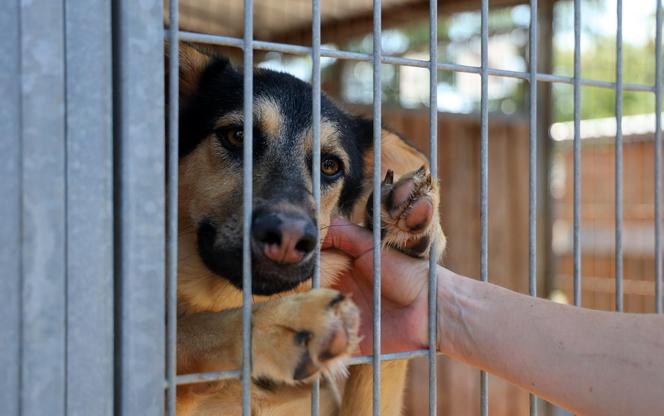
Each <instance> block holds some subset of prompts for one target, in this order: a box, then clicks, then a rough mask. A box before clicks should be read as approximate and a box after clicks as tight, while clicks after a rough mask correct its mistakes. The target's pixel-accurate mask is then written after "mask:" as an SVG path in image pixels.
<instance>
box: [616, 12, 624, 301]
mask: <svg viewBox="0 0 664 416" xmlns="http://www.w3.org/2000/svg"><path fill="white" fill-rule="evenodd" d="M616 3H617V4H616V14H617V16H616V17H617V22H618V27H617V29H616V147H615V152H616V160H615V170H616V171H615V175H616V176H615V182H616V183H615V191H616V196H615V198H616V200H615V204H616V212H615V215H616V217H615V226H616V252H615V257H616V259H615V261H616V263H615V267H616V311H618V312H622V310H623V242H622V231H623V134H622V115H623V33H622V14H623V13H622V0H616Z"/></svg>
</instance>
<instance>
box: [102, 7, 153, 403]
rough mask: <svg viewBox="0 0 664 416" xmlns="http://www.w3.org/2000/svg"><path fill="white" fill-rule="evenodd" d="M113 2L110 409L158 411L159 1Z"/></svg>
mask: <svg viewBox="0 0 664 416" xmlns="http://www.w3.org/2000/svg"><path fill="white" fill-rule="evenodd" d="M112 4H113V13H114V16H113V23H114V28H113V35H114V56H113V64H114V78H113V84H114V85H113V88H114V94H115V100H114V105H115V107H114V111H113V115H114V134H115V144H116V149H115V152H116V153H115V161H116V166H117V171H116V177H115V181H116V182H115V204H116V206H115V209H116V211H115V214H116V228H115V241H116V245H115V256H116V267H115V269H116V273H117V274H116V277H115V282H116V293H115V295H116V320H117V323H116V357H115V359H116V374H115V380H116V386H115V395H116V406H115V413H116V414H119V415H136V414H140V415H155V416H157V415H159V416H162V415H163V414H164V370H165V368H164V364H165V361H166V360H165V358H166V357H165V348H164V345H165V341H166V340H165V332H166V328H165V320H164V316H165V313H166V311H165V309H164V305H165V280H166V279H165V264H166V258H165V255H164V251H165V250H164V249H165V243H166V242H165V237H166V236H165V226H166V224H165V215H164V213H165V208H166V207H165V184H164V182H165V181H164V177H165V176H164V174H165V169H164V160H165V156H166V155H165V128H164V127H165V126H164V113H165V111H164V72H163V71H164V32H163V30H162V27H163V4H162V1H160V0H146V1H141V2H136V1H133V0H119V1H115V2H113V3H112Z"/></svg>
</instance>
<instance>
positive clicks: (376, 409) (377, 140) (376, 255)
mask: <svg viewBox="0 0 664 416" xmlns="http://www.w3.org/2000/svg"><path fill="white" fill-rule="evenodd" d="M380 7H381V0H373V57H372V64H373V117H374V119H373V148H374V160H373V162H374V167H373V189H374V193H373V212H374V213H377V212H380V185H381V179H382V178H381V157H380V156H381V134H382V117H381V116H382V115H381V110H382V107H381V102H382V88H381V62H382V52H383V47H382V37H381V33H382V32H381V13H380V12H381V10H380ZM372 225H373V261H374V269H373V285H374V292H373V307H374V308H373V361H372V362H373V392H372V393H373V394H372V404H373V415H374V416H379V415H380V361H381V360H380V358H381V357H380V352H381V349H380V333H381V326H380V309H381V304H380V291H381V284H380V283H381V281H380V270H381V267H380V266H381V265H380V230H381V225H380V215H374V216H373V224H372Z"/></svg>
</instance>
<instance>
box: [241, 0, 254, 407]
mask: <svg viewBox="0 0 664 416" xmlns="http://www.w3.org/2000/svg"><path fill="white" fill-rule="evenodd" d="M253 15H254V2H253V0H244V44H243V45H244V98H243V99H244V102H243V103H244V148H243V155H242V157H243V158H242V163H243V165H242V167H243V170H242V187H243V189H242V213H243V218H242V219H243V223H242V225H243V228H242V232H243V234H242V415H243V416H251V211H252V193H253V186H252V185H253V183H252V180H253V179H252V172H253V166H252V162H253V157H252V156H253V149H254V141H253V140H254V139H253V124H254V118H253V97H254V88H253V81H254V78H253V75H254V70H253V68H254V50H253V36H254V26H253V23H254V22H253Z"/></svg>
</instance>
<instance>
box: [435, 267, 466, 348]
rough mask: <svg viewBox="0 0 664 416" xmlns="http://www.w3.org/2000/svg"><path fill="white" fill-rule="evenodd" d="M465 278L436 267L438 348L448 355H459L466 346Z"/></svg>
mask: <svg viewBox="0 0 664 416" xmlns="http://www.w3.org/2000/svg"><path fill="white" fill-rule="evenodd" d="M466 280H471V279H467V278H465V277H463V276H459V275H457V274H455V273H454V272H452V271H450V270H447V269H445V268H443V267H439V268H438V299H437V301H438V302H437V305H438V313H437V316H438V326H437V329H438V350H439V351H440V352H442V353H444V354H446V355H448V356H450V357H461V356H463V355H464V354H465V353H464V352H463V351H464V350H465V349H466V348H464V347H463V346H464V345H465V342H464V339H466V338H467V337H465V336H464V335H465V334H467V331H468V328H467V324H466V319H465V318H466V315H467V312H466V311H465V309H466V306H467V305H466V304H467V302H466V301H464V299H466V298H467V296H465V295H464V293H466V292H467V290H464V284H465V283H467V282H466ZM471 283H472V282H471Z"/></svg>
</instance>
